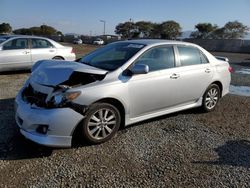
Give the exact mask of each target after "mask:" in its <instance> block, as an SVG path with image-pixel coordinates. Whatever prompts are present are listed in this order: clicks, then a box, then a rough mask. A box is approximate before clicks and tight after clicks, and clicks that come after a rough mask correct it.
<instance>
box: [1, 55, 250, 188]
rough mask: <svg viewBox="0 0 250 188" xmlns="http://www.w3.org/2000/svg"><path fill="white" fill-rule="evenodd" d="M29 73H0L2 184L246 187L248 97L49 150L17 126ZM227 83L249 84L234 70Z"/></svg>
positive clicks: (247, 77)
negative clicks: (19, 97)
mask: <svg viewBox="0 0 250 188" xmlns="http://www.w3.org/2000/svg"><path fill="white" fill-rule="evenodd" d="M222 55H223V54H222ZM230 56H232V57H234V58H235V59H237V58H238V59H237V61H235V62H232V66H233V67H234V69H235V70H240V69H242V68H243V67H248V66H249V62H248V60H246V61H245V59H247V58H248V57H247V55H246V56H242V55H240V57H238V56H239V54H230ZM246 57H247V58H246ZM242 59H243V60H244V61H242ZM28 76H29V73H28V72H18V73H8V74H6V73H4V74H1V75H0V187H250V182H249V180H250V136H249V135H250V126H249V125H250V117H249V115H250V97H242V96H236V95H230V94H229V95H227V96H225V97H224V98H223V99H222V100H221V101H220V104H219V106H218V108H217V109H216V110H215V111H214V112H211V113H201V112H200V111H199V110H198V109H192V110H187V111H183V112H179V113H174V114H171V115H166V116H162V117H159V118H155V119H152V120H148V121H144V122H142V123H138V124H136V125H133V126H130V127H127V128H125V129H122V130H120V131H119V132H118V134H117V136H116V137H115V138H113V139H112V140H110V141H109V142H106V143H104V144H101V145H96V146H80V147H74V148H71V149H53V148H46V147H42V146H39V145H36V144H34V143H32V142H30V141H28V140H26V139H24V138H23V137H22V136H21V135H20V134H19V132H18V129H17V127H16V124H15V121H14V110H13V101H14V97H15V95H16V93H17V91H18V90H19V89H20V87H21V86H22V84H23V83H24V81H25V80H26V79H27V77H28ZM232 84H234V85H244V86H250V75H243V74H236V73H234V74H233V75H232Z"/></svg>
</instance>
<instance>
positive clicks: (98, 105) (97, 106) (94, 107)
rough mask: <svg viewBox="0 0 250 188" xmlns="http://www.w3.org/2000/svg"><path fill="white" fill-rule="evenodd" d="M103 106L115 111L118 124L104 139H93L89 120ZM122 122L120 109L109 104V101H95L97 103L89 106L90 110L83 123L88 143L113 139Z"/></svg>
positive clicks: (83, 132) (84, 134)
mask: <svg viewBox="0 0 250 188" xmlns="http://www.w3.org/2000/svg"><path fill="white" fill-rule="evenodd" d="M101 108H106V109H109V110H112V111H113V112H114V114H115V116H116V125H115V128H114V129H113V132H112V133H111V134H110V135H108V136H107V137H106V138H104V139H100V140H97V139H93V138H92V137H91V136H90V135H89V133H88V130H87V129H88V122H89V120H90V118H91V116H92V115H93V114H94V113H96V112H97V111H98V110H100V109H101ZM120 124H121V115H120V112H119V110H118V109H117V108H116V107H115V106H113V105H111V104H108V103H95V104H93V105H91V106H90V107H89V109H88V111H87V112H86V117H85V119H84V120H83V123H82V135H83V137H84V139H85V140H86V141H87V142H88V143H91V144H99V143H103V142H106V141H108V140H109V139H111V138H112V137H113V136H114V135H115V134H116V132H117V131H118V129H119V127H120Z"/></svg>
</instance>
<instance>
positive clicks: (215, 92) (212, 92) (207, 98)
mask: <svg viewBox="0 0 250 188" xmlns="http://www.w3.org/2000/svg"><path fill="white" fill-rule="evenodd" d="M220 92H221V91H220V88H219V86H218V85H216V84H212V85H210V86H209V87H208V88H207V90H206V92H205V94H204V95H203V100H202V108H203V110H204V111H205V112H210V111H213V110H214V109H215V107H216V105H217V104H218V102H219V99H220Z"/></svg>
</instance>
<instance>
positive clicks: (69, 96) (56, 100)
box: [52, 91, 81, 106]
mask: <svg viewBox="0 0 250 188" xmlns="http://www.w3.org/2000/svg"><path fill="white" fill-rule="evenodd" d="M80 94H81V92H80V91H73V92H65V93H58V94H56V95H54V97H53V98H52V101H53V104H54V105H55V106H63V105H64V104H66V103H67V102H70V101H73V100H74V99H76V98H77V97H79V95H80Z"/></svg>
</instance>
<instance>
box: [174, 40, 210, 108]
mask: <svg viewBox="0 0 250 188" xmlns="http://www.w3.org/2000/svg"><path fill="white" fill-rule="evenodd" d="M176 49H177V52H178V56H177V57H179V59H178V66H179V67H178V68H177V69H175V71H174V72H173V74H172V79H173V80H174V82H175V86H176V88H175V91H176V95H175V100H176V101H178V103H179V105H188V104H192V103H195V102H197V100H198V99H199V98H200V97H201V96H202V95H203V93H204V92H205V90H206V88H207V87H208V85H209V84H210V83H211V81H212V77H213V73H214V70H213V67H212V66H211V65H210V63H209V61H208V59H207V57H206V56H205V55H204V54H203V53H202V51H200V50H199V49H198V48H196V47H192V46H184V45H178V46H176Z"/></svg>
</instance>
